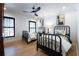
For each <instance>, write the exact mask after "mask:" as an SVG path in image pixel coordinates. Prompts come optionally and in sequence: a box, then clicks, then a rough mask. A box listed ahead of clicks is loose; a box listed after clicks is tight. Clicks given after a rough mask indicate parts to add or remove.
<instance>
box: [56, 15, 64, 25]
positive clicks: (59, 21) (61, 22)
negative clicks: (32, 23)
mask: <svg viewBox="0 0 79 59" xmlns="http://www.w3.org/2000/svg"><path fill="white" fill-rule="evenodd" d="M64 23H65V16H64V14H61V15H58V16H57V25H64Z"/></svg>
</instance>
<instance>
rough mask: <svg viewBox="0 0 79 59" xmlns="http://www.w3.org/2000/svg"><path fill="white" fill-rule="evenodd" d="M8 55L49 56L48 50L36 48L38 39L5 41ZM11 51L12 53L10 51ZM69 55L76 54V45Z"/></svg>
mask: <svg viewBox="0 0 79 59" xmlns="http://www.w3.org/2000/svg"><path fill="white" fill-rule="evenodd" d="M4 45H5V55H6V56H47V54H46V52H45V51H43V50H41V49H39V50H38V51H37V50H36V41H34V42H31V43H29V44H27V43H26V42H24V41H22V40H18V41H14V42H9V43H6V42H5V43H4ZM9 52H10V53H9ZM67 56H76V49H75V45H72V47H71V49H70V50H69V52H68V54H67Z"/></svg>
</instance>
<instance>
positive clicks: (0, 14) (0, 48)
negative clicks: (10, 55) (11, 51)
mask: <svg viewBox="0 0 79 59" xmlns="http://www.w3.org/2000/svg"><path fill="white" fill-rule="evenodd" d="M3 12H4V4H2V3H0V56H4V45H3V37H2V19H3V14H4V13H3Z"/></svg>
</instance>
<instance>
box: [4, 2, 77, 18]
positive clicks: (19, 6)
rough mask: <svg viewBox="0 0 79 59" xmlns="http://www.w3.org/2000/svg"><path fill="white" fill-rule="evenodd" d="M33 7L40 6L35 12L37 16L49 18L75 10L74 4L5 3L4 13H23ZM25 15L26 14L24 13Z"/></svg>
mask: <svg viewBox="0 0 79 59" xmlns="http://www.w3.org/2000/svg"><path fill="white" fill-rule="evenodd" d="M33 5H34V6H35V7H38V6H40V7H41V10H40V11H39V12H37V14H38V15H39V16H44V17H45V16H48V15H49V16H51V15H55V14H58V13H64V12H70V11H75V10H76V7H75V6H76V5H77V4H74V3H6V4H5V7H6V11H7V10H10V11H14V12H15V11H16V12H17V13H24V12H23V11H24V10H26V11H32V7H33ZM24 14H27V13H24Z"/></svg>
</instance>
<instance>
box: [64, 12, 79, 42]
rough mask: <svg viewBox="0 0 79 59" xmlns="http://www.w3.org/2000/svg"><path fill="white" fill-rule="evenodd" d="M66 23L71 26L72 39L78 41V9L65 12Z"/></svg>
mask: <svg viewBox="0 0 79 59" xmlns="http://www.w3.org/2000/svg"><path fill="white" fill-rule="evenodd" d="M65 24H66V25H69V26H70V31H71V40H73V43H74V42H76V41H77V20H76V11H73V12H67V13H65Z"/></svg>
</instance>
